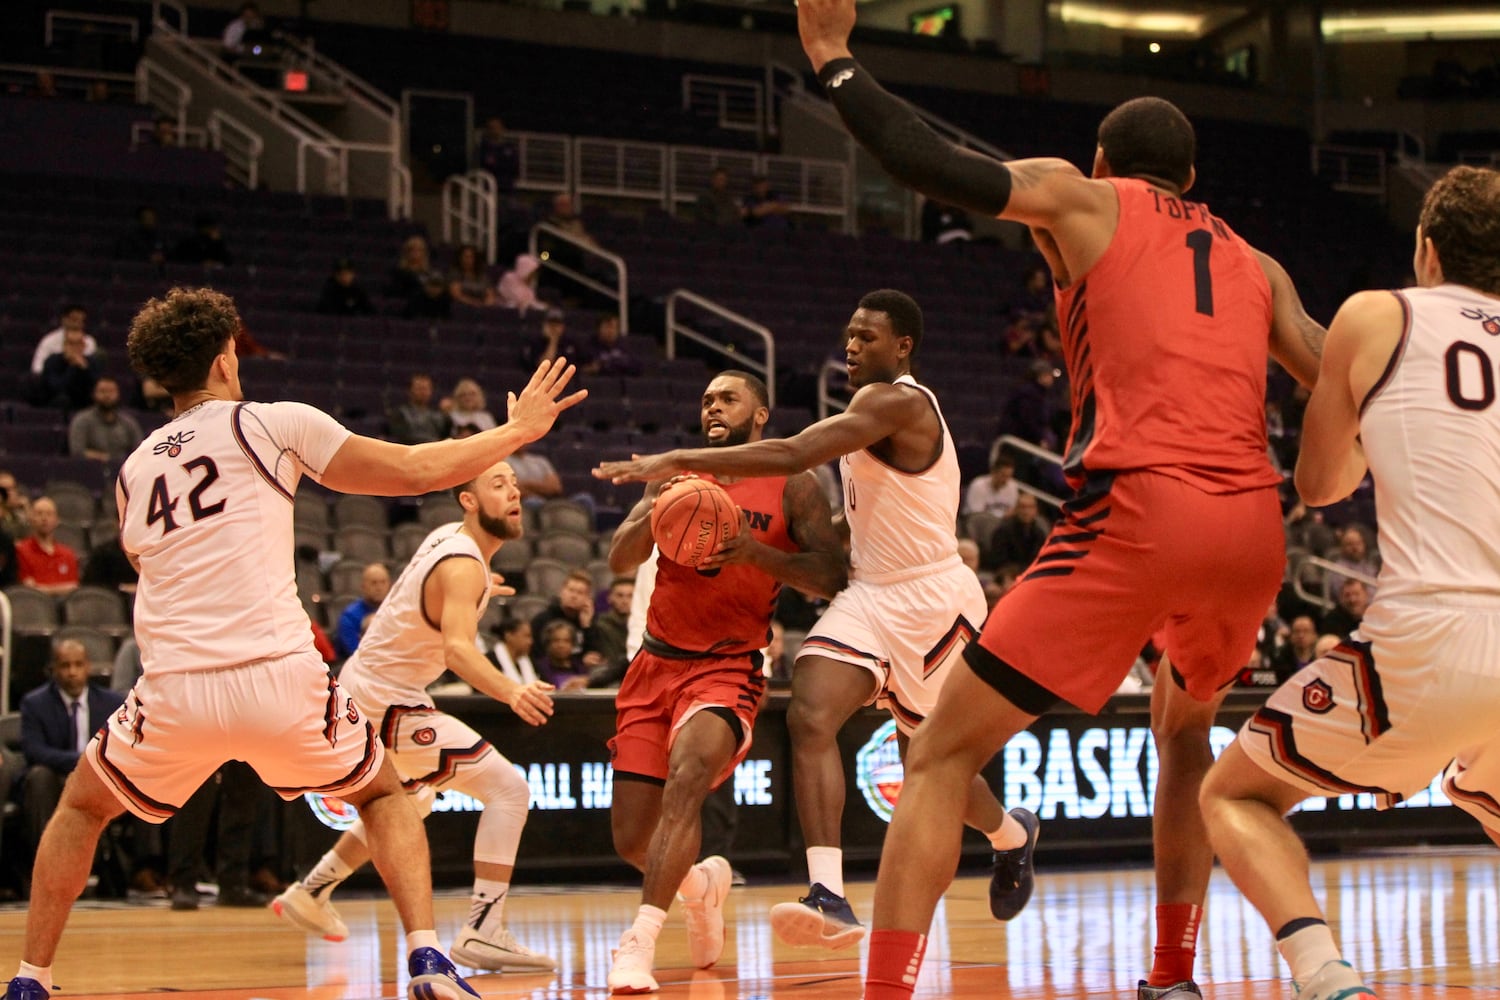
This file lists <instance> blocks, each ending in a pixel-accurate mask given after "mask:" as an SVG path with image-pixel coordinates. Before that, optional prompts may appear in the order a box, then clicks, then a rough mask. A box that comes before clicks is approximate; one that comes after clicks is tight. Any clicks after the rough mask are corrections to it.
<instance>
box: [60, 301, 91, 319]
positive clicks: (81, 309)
mask: <svg viewBox="0 0 1500 1000" xmlns="http://www.w3.org/2000/svg"><path fill="white" fill-rule="evenodd" d="M75 312H77V313H83V314H84V315H85V316H87V315H88V314H89V310H88V307H87V306H83V305H80V304H79V303H77V302H69V303H66V304H65V305H64V306H63V307H62V308H61V309H59V310H58V311H57V314H58V315H59V316H66V315H67V314H68V313H75Z"/></svg>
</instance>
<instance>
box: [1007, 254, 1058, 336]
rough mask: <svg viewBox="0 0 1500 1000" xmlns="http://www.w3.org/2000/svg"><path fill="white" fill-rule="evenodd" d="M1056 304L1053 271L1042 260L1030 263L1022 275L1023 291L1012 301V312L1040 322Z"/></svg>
mask: <svg viewBox="0 0 1500 1000" xmlns="http://www.w3.org/2000/svg"><path fill="white" fill-rule="evenodd" d="M1055 305H1056V300H1055V299H1054V297H1053V294H1052V271H1051V270H1050V269H1049V268H1048V267H1047V265H1045V264H1043V263H1040V262H1037V263H1033V264H1030V265H1028V266H1027V268H1026V270H1025V272H1023V274H1022V275H1021V292H1020V294H1019V295H1018V296H1017V297H1016V299H1015V301H1014V302H1012V303H1011V314H1012V315H1014V316H1018V317H1021V318H1025V319H1030V320H1032V321H1033V322H1037V323H1039V322H1041V321H1042V319H1043V318H1044V317H1045V316H1046V314H1047V310H1048V309H1051V308H1052V307H1053V306H1055Z"/></svg>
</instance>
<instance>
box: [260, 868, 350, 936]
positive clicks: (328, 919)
mask: <svg viewBox="0 0 1500 1000" xmlns="http://www.w3.org/2000/svg"><path fill="white" fill-rule="evenodd" d="M271 910H272V912H274V913H275V914H276V915H277V916H278V917H280V918H282V919H283V920H286V921H288V922H290V923H293V924H296V925H297V926H298V927H300V928H302V929H303V930H305V931H307V933H309V934H316V935H318V936H319V937H321V938H322V939H323V940H324V941H342V940H344V938H346V937H348V936H349V927H348V925H347V924H345V923H344V921H343V920H342V919H341V918H340V917H339V911H338V910H335V909H334V908H333V904H332V903H330V902H329V901H328V900H326V899H319V898H318V897H316V896H314V895H313V894H312V893H310V892H308V891H307V890H306V889H304V888H302V883H301V882H294V883H292V885H291V886H290V887H288V888H287V890H286V892H283V893H282V894H281V895H279V896H277V897H276V898H275V899H273V900H271Z"/></svg>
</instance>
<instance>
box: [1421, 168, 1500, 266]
mask: <svg viewBox="0 0 1500 1000" xmlns="http://www.w3.org/2000/svg"><path fill="white" fill-rule="evenodd" d="M1418 224H1419V225H1420V226H1421V227H1422V235H1423V236H1425V237H1427V238H1428V239H1430V240H1432V245H1433V246H1435V247H1437V252H1438V261H1439V263H1441V264H1442V266H1443V279H1444V280H1445V281H1451V282H1453V283H1454V284H1458V285H1466V286H1468V287H1469V288H1474V289H1477V290H1479V291H1481V292H1485V293H1486V294H1489V295H1500V256H1497V255H1496V253H1495V249H1496V248H1497V247H1500V171H1496V170H1492V169H1490V168H1488V167H1454V168H1453V169H1452V170H1450V171H1448V172H1447V173H1446V174H1444V175H1443V176H1442V177H1440V178H1438V180H1437V183H1436V184H1434V185H1432V188H1431V189H1430V190H1429V191H1428V192H1427V197H1426V198H1424V199H1423V200H1422V216H1421V219H1420V220H1419V222H1418Z"/></svg>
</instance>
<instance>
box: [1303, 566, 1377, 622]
mask: <svg viewBox="0 0 1500 1000" xmlns="http://www.w3.org/2000/svg"><path fill="white" fill-rule="evenodd" d="M1308 566H1312V567H1314V568H1315V569H1320V570H1322V571H1323V572H1324V574H1325V575H1326V574H1327V573H1328V572H1329V571H1330V570H1332V571H1333V572H1335V573H1337V574H1338V575H1339V576H1343V577H1348V578H1349V579H1351V580H1358V581H1359V582H1360V583H1362V584H1364V585H1365V586H1366V587H1371V588H1373V587H1374V586H1375V585H1376V579H1375V577H1373V576H1371V575H1370V574H1368V573H1363V572H1361V571H1359V570H1357V569H1354V568H1353V567H1350V566H1345V565H1344V564H1342V563H1336V562H1332V561H1330V560H1328V559H1324V558H1323V557H1322V556H1310V555H1305V556H1303V557H1302V558H1300V559H1298V560H1297V564H1296V566H1294V567H1293V568H1292V569H1293V572H1292V590H1293V591H1295V592H1296V594H1297V596H1298V597H1300V598H1302V599H1303V600H1304V601H1307V602H1309V603H1311V604H1316V605H1317V606H1318V607H1320V608H1324V609H1327V608H1331V607H1333V606H1334V604H1336V603H1337V602H1336V601H1333V600H1330V599H1329V598H1328V597H1327V596H1326V595H1324V594H1315V593H1313V592H1311V591H1309V590H1308V589H1307V587H1305V586H1304V585H1303V582H1302V571H1303V570H1304V569H1306V568H1307V567H1308Z"/></svg>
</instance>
